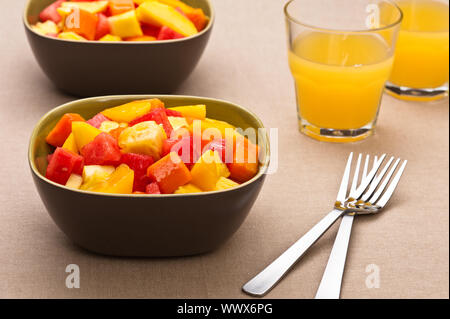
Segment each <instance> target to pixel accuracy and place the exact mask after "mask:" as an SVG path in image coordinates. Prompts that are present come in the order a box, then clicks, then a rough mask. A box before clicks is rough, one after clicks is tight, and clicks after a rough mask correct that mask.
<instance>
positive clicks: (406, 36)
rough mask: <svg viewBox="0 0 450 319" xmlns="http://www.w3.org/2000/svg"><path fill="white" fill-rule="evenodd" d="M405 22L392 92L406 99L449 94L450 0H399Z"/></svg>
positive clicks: (398, 42) (390, 80) (397, 53)
mask: <svg viewBox="0 0 450 319" xmlns="http://www.w3.org/2000/svg"><path fill="white" fill-rule="evenodd" d="M396 2H397V4H398V5H399V7H400V8H401V9H402V11H403V15H404V18H403V22H402V26H401V28H400V33H399V36H398V41H397V48H396V52H395V63H394V68H393V70H392V75H391V77H390V79H389V82H388V83H387V84H386V88H387V89H388V93H390V94H391V95H394V96H395V97H398V98H401V99H405V100H418V101H424V100H425V101H427V100H437V99H440V98H442V97H444V96H446V95H447V94H448V73H449V72H448V67H449V63H448V59H449V55H448V46H449V40H448V30H449V12H448V10H449V6H448V0H397V1H396Z"/></svg>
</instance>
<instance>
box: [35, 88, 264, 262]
mask: <svg viewBox="0 0 450 319" xmlns="http://www.w3.org/2000/svg"><path fill="white" fill-rule="evenodd" d="M155 97H158V98H160V99H161V100H162V101H163V102H164V103H165V104H166V106H169V107H170V106H177V105H195V104H206V106H207V114H208V117H210V118H215V119H220V120H224V121H228V122H229V123H231V124H233V125H235V126H236V127H240V128H242V129H246V128H248V127H253V128H262V127H263V124H262V123H261V121H260V120H259V119H258V118H257V117H256V115H254V114H253V113H251V112H250V111H248V110H246V109H244V108H243V107H241V106H238V105H235V104H232V103H229V102H225V101H220V100H215V99H209V98H200V97H191V96H151V95H133V96H106V97H95V98H89V99H84V100H78V101H74V102H70V103H67V104H64V105H62V106H59V107H57V108H55V109H53V110H52V111H50V112H48V113H47V114H46V115H44V117H43V118H42V119H41V120H40V121H39V123H38V124H37V125H36V127H35V129H34V132H33V135H32V137H31V140H30V147H29V155H28V160H29V164H30V167H31V172H32V175H33V179H34V182H35V185H36V187H37V190H38V192H39V195H40V196H41V198H42V201H43V202H44V205H45V207H46V208H47V210H48V212H49V214H50V216H51V217H52V218H53V220H54V221H55V223H56V225H57V226H58V227H59V228H60V229H61V230H62V231H63V232H64V233H65V234H66V235H67V236H68V237H69V238H70V239H71V240H72V241H73V242H74V243H76V244H78V245H79V246H81V247H84V248H85V249H88V250H90V251H93V252H97V253H101V254H106V255H115V256H146V257H150V256H153V257H154V256H182V255H193V254H200V253H205V252H208V251H211V250H213V249H215V248H217V247H219V246H220V245H221V244H223V243H224V242H225V241H226V240H228V239H229V238H230V237H231V236H232V235H233V234H234V233H235V232H236V231H237V229H238V228H239V227H240V226H241V224H242V222H243V221H244V219H245V218H246V216H247V214H248V213H249V211H250V209H251V208H252V206H253V203H254V202H255V200H256V198H257V196H258V194H259V191H260V190H261V187H262V185H263V182H264V179H265V172H266V171H267V167H268V165H269V153H270V150H269V142H268V139H267V136H266V134H261V135H263V136H260V137H259V139H260V140H262V143H260V144H259V146H260V147H261V148H262V150H263V152H262V153H263V155H264V156H263V157H262V158H263V160H262V164H261V165H260V171H259V173H258V174H257V175H256V176H255V177H254V178H253V179H251V180H250V181H248V182H246V183H244V184H242V185H240V186H239V187H236V188H234V189H230V190H226V191H217V192H208V193H199V194H186V195H113V194H100V193H93V192H86V191H79V190H73V189H70V188H67V187H65V186H61V185H59V184H56V183H53V182H51V181H50V180H48V179H46V178H45V177H44V175H45V170H46V165H47V160H46V157H47V155H48V154H49V153H50V152H52V151H53V149H52V147H50V146H49V145H48V144H47V143H46V142H45V137H46V135H47V134H48V132H49V131H50V130H51V129H52V128H53V126H54V125H55V124H56V122H57V121H58V120H59V119H60V118H61V116H62V115H63V114H64V113H67V112H71V113H79V114H81V115H82V116H83V117H85V118H89V117H91V116H93V115H95V114H96V113H98V112H100V111H102V110H104V109H105V108H108V107H112V106H116V105H120V104H123V103H127V102H129V101H133V100H137V99H143V98H146V99H147V98H155Z"/></svg>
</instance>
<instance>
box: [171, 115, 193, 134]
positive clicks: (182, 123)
mask: <svg viewBox="0 0 450 319" xmlns="http://www.w3.org/2000/svg"><path fill="white" fill-rule="evenodd" d="M168 119H169V122H170V125H172V127H173V129H174V130H175V131H176V130H178V129H179V128H182V127H186V128H187V127H189V124H188V122H187V121H186V119H185V118H184V117H175V116H169V117H168Z"/></svg>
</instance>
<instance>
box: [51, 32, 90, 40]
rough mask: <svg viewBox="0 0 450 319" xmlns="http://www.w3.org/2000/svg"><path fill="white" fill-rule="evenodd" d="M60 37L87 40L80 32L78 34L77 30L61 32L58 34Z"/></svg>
mask: <svg viewBox="0 0 450 319" xmlns="http://www.w3.org/2000/svg"><path fill="white" fill-rule="evenodd" d="M58 38H60V39H63V40H74V41H87V39H86V38H84V37H82V36H81V35H79V34H76V33H75V32H61V33H60V34H59V35H58Z"/></svg>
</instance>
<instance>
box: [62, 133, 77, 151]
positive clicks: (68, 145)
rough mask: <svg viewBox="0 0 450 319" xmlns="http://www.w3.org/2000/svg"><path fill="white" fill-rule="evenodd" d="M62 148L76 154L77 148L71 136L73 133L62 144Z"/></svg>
mask: <svg viewBox="0 0 450 319" xmlns="http://www.w3.org/2000/svg"><path fill="white" fill-rule="evenodd" d="M62 148H63V149H66V150H68V151H71V152H73V153H75V154H78V147H77V143H76V142H75V137H74V136H73V133H70V135H69V137H68V138H67V139H66V141H65V142H64V144H63V146H62Z"/></svg>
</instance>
